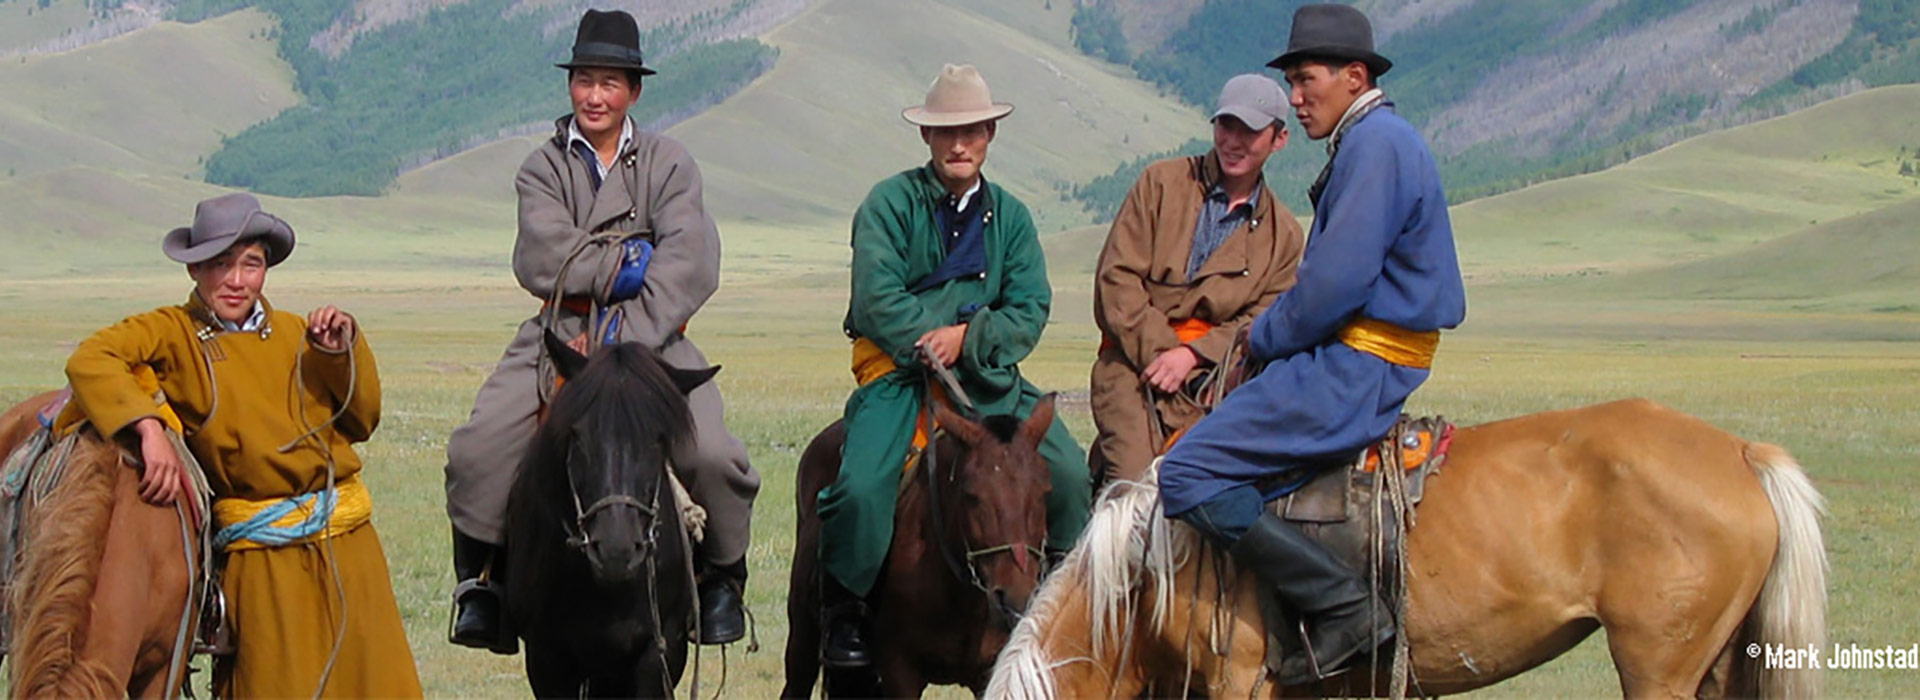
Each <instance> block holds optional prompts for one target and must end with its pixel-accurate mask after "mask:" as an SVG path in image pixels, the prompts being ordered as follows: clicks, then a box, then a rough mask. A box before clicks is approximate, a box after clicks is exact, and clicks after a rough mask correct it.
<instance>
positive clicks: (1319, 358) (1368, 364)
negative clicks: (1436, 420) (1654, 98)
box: [1160, 5, 1467, 685]
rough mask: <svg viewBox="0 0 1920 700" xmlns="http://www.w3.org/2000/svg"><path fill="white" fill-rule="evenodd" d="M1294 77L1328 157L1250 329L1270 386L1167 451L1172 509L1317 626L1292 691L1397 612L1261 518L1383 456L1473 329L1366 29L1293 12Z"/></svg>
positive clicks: (1443, 219) (1262, 380) (1164, 482)
mask: <svg viewBox="0 0 1920 700" xmlns="http://www.w3.org/2000/svg"><path fill="white" fill-rule="evenodd" d="M1268 65H1270V66H1272V67H1275V68H1279V69H1280V70H1282V71H1285V73H1286V78H1287V83H1288V84H1289V85H1290V86H1291V87H1292V95H1291V99H1290V100H1289V101H1290V103H1291V104H1292V106H1293V110H1294V115H1295V116H1296V117H1297V118H1298V119H1299V120H1300V125H1301V127H1302V128H1304V129H1305V130H1306V132H1307V136H1308V137H1309V138H1312V139H1314V140H1325V141H1326V142H1327V157H1328V160H1327V165H1326V167H1325V168H1324V169H1323V170H1321V172H1320V177H1319V178H1318V180H1317V181H1315V182H1314V184H1313V186H1312V187H1311V188H1310V189H1309V190H1308V198H1309V199H1310V200H1312V202H1313V214H1314V216H1313V228H1312V230H1311V231H1310V232H1309V233H1308V235H1307V247H1306V252H1305V253H1304V255H1303V258H1302V261H1301V263H1300V270H1299V276H1298V280H1297V281H1296V283H1295V284H1294V286H1293V288H1292V289H1289V290H1287V291H1286V292H1285V293H1282V294H1281V295H1280V297H1279V298H1278V299H1276V300H1275V301H1274V302H1273V305H1272V306H1269V307H1267V310H1266V311H1264V312H1262V313H1261V314H1260V316H1259V317H1258V318H1256V319H1254V321H1253V325H1252V326H1251V327H1250V332H1249V334H1248V345H1249V348H1248V357H1249V360H1250V361H1251V362H1253V363H1255V364H1256V365H1265V369H1263V370H1262V371H1261V372H1260V374H1259V375H1257V376H1255V377H1254V378H1253V379H1250V380H1248V381H1247V382H1246V383H1245V384H1242V385H1241V386H1240V387H1239V388H1238V389H1236V390H1234V392H1233V393H1232V394H1230V395H1228V396H1227V398H1226V399H1225V400H1223V401H1221V402H1220V405H1219V406H1218V407H1216V408H1215V409H1214V411H1213V413H1211V414H1209V415H1208V416H1207V417H1206V418H1203V419H1201V420H1200V422H1199V423H1197V424H1195V425H1194V427H1193V429H1192V430H1190V431H1188V432H1187V434H1186V435H1185V436H1184V437H1183V438H1181V440H1180V442H1179V443H1178V444H1176V445H1174V446H1173V449H1171V450H1169V451H1168V452H1167V456H1166V458H1165V459H1164V460H1163V461H1162V462H1161V466H1160V486H1161V497H1162V499H1163V505H1164V507H1165V509H1166V513H1167V515H1168V516H1169V517H1175V518H1180V519H1182V520H1185V521H1187V522H1188V523H1191V524H1193V525H1194V526H1195V527H1197V528H1199V529H1200V531H1201V532H1204V533H1206V534H1207V535H1208V536H1209V537H1210V538H1212V539H1213V540H1214V541H1215V542H1217V543H1219V544H1221V545H1223V546H1225V547H1227V548H1228V551H1229V552H1230V553H1231V555H1232V556H1233V558H1234V560H1235V562H1237V563H1239V564H1240V565H1241V566H1243V567H1246V568H1247V569H1248V570H1251V571H1253V572H1254V574H1255V575H1256V576H1258V577H1260V578H1261V579H1262V580H1264V581H1266V582H1267V583H1268V584H1269V585H1272V586H1274V587H1275V588H1277V589H1278V590H1279V593H1280V595H1281V597H1282V598H1283V599H1285V600H1286V601H1287V603H1288V605H1289V606H1291V607H1293V608H1294V609H1295V610H1298V611H1300V612H1302V613H1304V615H1305V616H1306V618H1307V634H1306V642H1307V652H1306V653H1304V654H1295V655H1291V656H1288V657H1287V658H1286V660H1285V661H1284V662H1283V663H1282V667H1281V668H1280V676H1281V677H1280V681H1281V683H1282V684H1283V685H1296V684H1302V683H1311V682H1314V681H1316V680H1319V679H1321V678H1326V677H1327V676H1330V675H1333V674H1336V673H1339V672H1341V671H1342V670H1344V669H1345V668H1346V667H1347V666H1348V665H1349V663H1350V662H1351V661H1352V660H1353V659H1355V658H1357V657H1358V656H1360V655H1361V654H1363V653H1365V652H1369V651H1372V650H1373V649H1375V648H1376V647H1378V646H1379V645H1380V644H1382V643H1384V642H1386V641H1387V640H1388V639H1390V638H1392V636H1393V631H1394V623H1393V620H1392V619H1391V616H1390V615H1383V614H1374V611H1381V610H1391V608H1388V607H1386V606H1385V605H1383V604H1381V603H1379V602H1378V601H1377V600H1376V599H1375V596H1374V594H1373V593H1372V592H1371V591H1370V590H1368V588H1367V586H1366V584H1364V583H1362V582H1361V581H1360V579H1359V577H1357V576H1355V575H1354V573H1353V571H1352V570H1350V569H1349V568H1347V566H1346V565H1345V564H1344V563H1342V562H1341V561H1340V560H1339V559H1338V558H1337V557H1335V556H1333V554H1331V553H1330V552H1328V551H1327V550H1326V549H1325V548H1323V547H1321V546H1320V545H1319V544H1318V543H1317V542H1315V541H1313V540H1312V539H1310V538H1308V537H1307V536H1306V535H1305V534H1303V533H1302V532H1301V531H1300V530H1298V529H1296V528H1295V527H1294V526H1293V525H1291V524H1289V523H1287V522H1286V521H1285V520H1283V519H1281V518H1280V517H1279V516H1276V515H1274V514H1272V513H1269V512H1266V511H1265V510H1264V509H1263V508H1262V503H1263V501H1265V500H1267V499H1271V498H1275V497H1278V496H1279V495H1280V494H1284V493H1287V492H1289V491H1291V490H1293V489H1296V488H1298V487H1300V486H1302V485H1304V484H1305V483H1306V482H1307V481H1308V480H1309V479H1311V478H1312V477H1313V476H1314V475H1315V474H1316V469H1315V468H1316V467H1318V466H1320V465H1324V464H1327V463H1329V462H1337V461H1339V460H1341V459H1345V458H1347V457H1350V456H1351V455H1353V454H1355V453H1357V452H1359V451H1360V450H1361V449H1363V448H1364V447H1366V446H1367V445H1369V444H1371V443H1374V442H1377V441H1379V440H1380V439H1381V438H1382V437H1384V436H1385V435H1387V433H1388V432H1389V431H1390V430H1392V429H1393V426H1394V424H1395V422H1397V421H1398V420H1399V418H1400V410H1401V407H1402V406H1404V405H1405V403H1406V400H1407V397H1408V395H1410V394H1412V393H1413V390H1414V389H1415V388H1416V387H1418V386H1420V384H1421V383H1422V382H1424V381H1426V378H1427V375H1428V372H1429V368H1430V367H1431V366H1432V362H1433V353H1434V351H1435V349H1437V348H1438V346H1439V343H1440V331H1441V329H1445V328H1453V327H1455V326H1458V325H1459V324H1460V322H1461V321H1462V320H1464V319H1465V318H1466V312H1467V307H1466V292H1465V287H1464V285H1463V284H1462V283H1461V279H1460V263H1459V260H1458V258H1457V257H1456V256H1455V254H1454V247H1453V227H1452V225H1451V224H1450V223H1449V222H1448V219H1447V197H1446V193H1445V192H1443V191H1442V190H1441V187H1440V173H1439V170H1438V169H1437V168H1436V167H1435V166H1434V161H1433V155H1432V154H1431V153H1430V152H1428V150H1427V145H1426V142H1425V141H1424V140H1422V139H1421V138H1420V134H1419V132H1417V131H1415V130H1414V128H1413V126H1412V125H1411V124H1408V123H1407V121H1406V120H1405V119H1402V118H1400V115H1398V114H1395V113H1394V111H1393V103H1391V102H1389V101H1387V99H1386V96H1385V94H1383V93H1382V92H1381V91H1380V88H1379V87H1378V86H1377V83H1376V79H1377V78H1378V77H1379V76H1380V75H1382V74H1384V73H1386V72H1387V70H1388V69H1390V68H1392V67H1393V63H1392V62H1391V61H1388V60H1387V59H1386V58H1385V57H1382V56H1380V55H1379V54H1377V53H1375V52H1374V50H1373V30H1372V27H1371V25H1369V24H1368V22H1367V18H1366V16H1365V15H1363V14H1361V13H1360V11H1359V10H1356V9H1354V8H1352V7H1348V6H1345V5H1308V6H1305V7H1302V8H1300V10H1299V11H1297V12H1295V13H1294V17H1293V31H1292V35H1291V36H1290V37H1289V39H1288V41H1287V52H1286V53H1285V54H1282V55H1281V56H1280V57H1279V58H1276V59H1274V60H1273V62H1272V63H1269V64H1268Z"/></svg>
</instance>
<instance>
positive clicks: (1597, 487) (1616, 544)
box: [986, 400, 1827, 699]
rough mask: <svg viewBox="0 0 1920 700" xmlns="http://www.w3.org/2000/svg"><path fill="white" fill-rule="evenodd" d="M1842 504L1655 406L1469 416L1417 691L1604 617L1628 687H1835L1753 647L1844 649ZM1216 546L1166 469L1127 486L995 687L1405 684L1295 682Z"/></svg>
mask: <svg viewBox="0 0 1920 700" xmlns="http://www.w3.org/2000/svg"><path fill="white" fill-rule="evenodd" d="M1821 503H1822V501H1821V498H1820V494H1819V493H1818V492H1816V491H1815V490H1814V488H1813V485H1812V484H1811V483H1810V482H1809V481H1808V480H1807V477H1806V475H1805V474H1804V473H1802V472H1801V470H1800V465H1799V464H1797V463H1795V462H1794V460H1793V458H1792V457H1790V456H1788V455H1787V452H1786V451H1785V450H1782V449H1780V448H1779V447H1776V446H1774V445H1768V444H1764V443H1757V442H1748V441H1746V440H1742V439H1740V438H1738V437H1735V436H1733V435H1730V434H1728V433H1726V432H1725V431H1722V430H1720V429H1718V428H1715V427H1713V426H1711V425H1708V424H1707V423H1706V422H1705V421H1702V420H1700V419H1697V418H1694V417H1692V416H1688V415H1685V414H1682V413H1680V412H1678V411H1674V410H1672V409H1668V408H1666V407H1663V406H1659V405H1657V404H1654V403H1653V402H1650V401H1644V400H1633V401H1617V402H1614V403H1608V404H1601V405H1598V406H1589V407H1586V408H1580V409H1574V410H1569V411H1554V412H1550V413H1539V414H1534V415H1530V416H1522V417H1519V418H1514V419H1510V420H1505V421H1500V422H1497V423H1490V424H1487V425H1481V426H1475V427H1472V428H1466V429H1463V430H1460V431H1459V432H1457V433H1455V436H1454V440H1453V449H1452V452H1451V456H1449V457H1448V458H1447V462H1446V467H1445V468H1444V469H1443V470H1442V471H1440V472H1438V473H1436V474H1435V475H1434V476H1433V477H1432V478H1431V479H1429V480H1428V481H1427V482H1426V499H1425V501H1424V502H1423V503H1422V504H1421V506H1420V509H1419V510H1418V511H1417V512H1416V513H1417V524H1416V525H1414V527H1413V528H1412V530H1411V532H1409V534H1408V539H1407V547H1408V555H1407V556H1408V559H1409V568H1408V579H1407V580H1408V599H1407V613H1406V619H1405V629H1406V638H1407V640H1408V643H1409V645H1410V647H1409V648H1410V657H1411V658H1410V659H1409V665H1410V667H1411V680H1412V683H1413V685H1412V687H1411V688H1410V692H1411V694H1413V695H1443V694H1452V693H1459V692H1465V691H1468V690H1472V689H1474V688H1479V687H1483V686H1487V685H1491V684H1493V683H1498V682H1500V681H1502V680H1505V679H1507V678H1511V677H1513V676H1515V675H1517V674H1520V673H1522V672H1525V671H1527V670H1528V669H1531V668H1534V667H1536V666H1539V665H1540V664H1543V663H1546V662H1547V661H1548V660H1549V659H1552V658H1554V657H1556V656H1559V655H1560V654H1562V653H1564V652H1566V651H1567V650H1568V649H1571V648H1573V647H1574V645H1576V644H1578V643H1580V641H1581V640H1582V639H1584V638H1586V637H1587V635H1589V634H1591V633H1592V632H1593V631H1594V630H1595V629H1598V628H1601V627H1604V628H1606V630H1607V647H1608V650H1609V651H1610V652H1611V653H1612V656H1613V663H1614V667H1615V669H1616V670H1617V671H1618V672H1619V676H1620V690H1621V693H1622V694H1624V695H1625V696H1626V697H1629V698H1645V697H1661V698H1667V697H1673V698H1678V697H1688V698H1691V697H1728V696H1732V697H1750V696H1754V695H1759V696H1762V697H1811V696H1814V695H1816V694H1817V693H1818V691H1819V680H1820V671H1819V670H1817V669H1815V670H1787V669H1780V668H1773V667H1769V666H1767V665H1766V664H1765V663H1764V655H1760V654H1755V653H1753V652H1750V651H1749V650H1750V649H1753V650H1758V649H1762V648H1773V649H1778V648H1788V649H1804V648H1808V647H1817V646H1818V645H1820V644H1822V643H1823V640H1824V638H1825V635H1826V624H1825V614H1826V602H1827V600H1826V564H1827V558H1826V551H1825V548H1824V546H1823V545H1822V543H1821V535H1820V522H1819V520H1820V514H1821V510H1822V505H1821ZM1209 547H1210V545H1208V544H1207V543H1205V542H1204V541H1203V539H1202V538H1201V537H1200V536H1199V534H1198V533H1197V532H1196V531H1195V530H1193V528H1190V527H1188V526H1187V525H1186V524H1184V523H1180V522H1176V521H1170V520H1168V519H1167V518H1166V517H1165V516H1164V515H1163V514H1162V513H1161V510H1160V497H1159V490H1158V489H1157V488H1156V485H1155V483H1154V475H1153V472H1152V471H1151V470H1150V471H1149V472H1148V474H1147V476H1146V478H1145V480H1144V483H1132V482H1118V483H1116V484H1115V485H1113V486H1111V487H1109V488H1108V491H1107V493H1106V494H1105V495H1103V497H1102V498H1101V499H1100V501H1099V503H1098V504H1097V505H1096V506H1095V508H1094V513H1093V518H1092V521H1091V522H1089V523H1088V525H1087V533H1086V535H1085V536H1084V537H1082V538H1081V540H1080V543H1079V544H1078V545H1076V546H1075V547H1074V551H1073V552H1072V553H1071V554H1069V555H1068V556H1067V560H1066V562H1065V563H1064V564H1062V565H1061V567H1060V569H1059V571H1058V572H1057V573H1055V574H1054V575H1053V576H1052V577H1051V578H1049V579H1047V582H1046V585H1045V586H1044V587H1042V589H1041V591H1040V593H1039V594H1038V595H1036V596H1035V599H1034V603H1033V609H1032V610H1031V611H1029V614H1028V615H1027V617H1026V619H1024V620H1023V621H1021V623H1020V628H1019V629H1018V630H1016V631H1015V633H1014V636H1013V639H1012V640H1011V641H1009V642H1008V644H1007V649H1006V653H1005V654H1004V655H1003V656H1002V658H1001V660H1000V662H999V665H998V666H997V667H996V668H995V670H994V676H993V682H992V684H991V686H990V687H989V688H988V689H987V693H986V697H989V698H996V699H999V698H1035V699H1037V698H1106V697H1121V698H1130V697H1136V696H1138V695H1141V694H1143V693H1144V694H1156V695H1175V694H1179V693H1180V692H1181V689H1182V688H1183V687H1188V686H1189V685H1190V686H1191V688H1193V689H1195V690H1198V691H1204V692H1205V693H1206V695H1207V696H1208V697H1216V698H1249V697H1271V696H1275V695H1278V694H1280V693H1281V692H1282V691H1283V690H1284V691H1285V692H1286V693H1287V694H1290V695H1325V696H1352V695H1359V696H1366V695H1370V694H1372V693H1374V692H1376V691H1379V692H1384V691H1385V690H1386V689H1387V688H1388V687H1389V686H1388V683H1387V681H1389V680H1391V679H1390V678H1387V677H1385V676H1387V675H1388V674H1387V673H1386V672H1385V670H1386V668H1387V666H1388V664H1387V663H1385V662H1383V663H1382V665H1381V667H1382V672H1381V673H1380V674H1379V675H1377V676H1376V675H1375V674H1370V673H1367V672H1365V671H1364V670H1359V671H1354V672H1351V673H1348V674H1346V675H1344V676H1338V677H1335V678H1334V679H1332V680H1329V681H1327V682H1326V684H1325V685H1323V686H1321V687H1313V688H1285V689H1282V688H1279V687H1276V685H1275V684H1274V683H1272V682H1270V679H1269V677H1268V676H1267V675H1266V673H1265V667H1264V662H1265V660H1266V658H1265V657H1266V637H1265V635H1264V634H1263V633H1262V629H1261V626H1262V622H1261V616H1260V612H1259V610H1260V603H1259V601H1258V600H1257V598H1258V596H1257V594H1256V591H1257V590H1258V588H1257V587H1258V586H1259V585H1261V584H1259V583H1258V582H1257V581H1255V580H1254V579H1253V576H1252V574H1250V573H1248V572H1246V571H1244V570H1242V569H1240V568H1239V567H1236V566H1233V565H1231V563H1230V562H1229V561H1228V560H1226V559H1224V558H1222V557H1219V556H1215V555H1214V554H1212V553H1210V552H1209V551H1208V548H1209Z"/></svg>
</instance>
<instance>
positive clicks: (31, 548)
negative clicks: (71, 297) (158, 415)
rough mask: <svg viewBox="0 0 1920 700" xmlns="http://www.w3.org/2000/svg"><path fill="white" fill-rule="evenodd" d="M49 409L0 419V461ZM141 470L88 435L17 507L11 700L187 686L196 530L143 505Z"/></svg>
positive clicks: (28, 407)
mask: <svg viewBox="0 0 1920 700" xmlns="http://www.w3.org/2000/svg"><path fill="white" fill-rule="evenodd" d="M55 398H56V393H51V392H50V393H46V394H41V395H39V396H36V397H34V398H32V399H28V400H27V401H26V402H25V403H22V404H20V405H18V406H15V407H14V408H13V409H12V410H9V411H7V412H6V413H4V414H0V456H4V455H7V454H10V453H12V452H13V450H14V448H15V447H18V446H19V445H20V444H21V443H22V442H24V441H25V440H26V439H27V437H28V436H30V435H31V434H32V433H33V431H34V430H36V429H38V428H39V423H38V419H37V415H36V414H38V413H39V411H40V409H41V408H42V407H44V406H46V405H48V404H49V403H51V402H52V401H53V400H54V399H55ZM137 463H138V462H137V460H136V459H135V457H134V456H133V455H132V454H130V453H128V452H127V451H126V450H124V449H123V448H121V447H120V446H119V445H116V444H114V443H113V442H111V441H108V440H105V439H102V438H101V437H100V436H99V435H98V434H97V433H95V432H94V431H93V429H92V428H86V429H84V430H83V432H82V433H81V436H80V438H79V441H78V443H77V444H76V445H75V447H74V448H73V452H72V453H71V456H70V457H69V458H68V462H67V468H66V472H65V476H64V477H63V478H62V479H61V480H60V481H59V483H58V484H57V485H55V486H53V488H52V490H51V491H50V492H48V493H47V494H46V495H45V496H44V497H43V498H41V499H39V500H38V502H37V503H32V504H29V503H27V501H28V500H29V497H28V496H26V495H24V494H23V495H22V497H21V500H22V502H21V503H20V504H18V505H17V506H16V507H19V508H26V507H28V506H29V505H31V506H32V507H31V509H30V510H29V511H28V512H26V513H25V517H24V518H23V519H22V521H21V528H20V537H21V542H20V547H19V551H20V553H21V554H20V561H19V566H18V567H17V568H16V569H15V570H14V572H13V573H14V575H13V580H12V581H11V583H10V596H9V599H8V601H7V605H8V606H9V610H10V612H11V618H12V625H11V630H10V631H9V636H10V638H11V640H12V649H11V650H10V654H11V656H12V657H13V665H12V678H11V688H12V692H13V694H14V696H15V697H120V696H130V697H140V698H162V697H169V698H170V697H179V695H180V691H181V687H182V686H184V685H185V684H186V675H187V674H186V670H187V669H186V666H187V661H188V660H189V657H190V656H191V654H190V653H188V650H189V648H190V647H189V646H188V645H189V644H191V641H192V640H193V638H194V633H195V628H196V627H197V626H198V615H197V614H194V613H197V612H198V607H199V606H198V605H197V603H198V601H199V600H200V594H201V591H200V590H199V586H198V584H197V583H196V579H197V578H198V577H197V576H196V575H195V574H196V573H198V571H197V569H198V567H200V566H201V559H200V552H198V551H194V552H193V553H192V554H191V558H189V553H188V545H187V540H188V539H191V540H192V541H193V542H194V545H193V547H194V549H196V550H197V549H198V547H199V542H200V532H199V529H200V527H201V526H200V524H199V523H198V522H196V519H195V518H190V517H188V515H187V512H188V511H187V509H186V507H185V505H184V501H183V502H182V503H180V504H176V505H174V506H155V505H151V504H148V503H146V502H145V501H142V500H141V499H140V471H139V469H138V467H137V466H136V465H137ZM183 498H184V497H183ZM183 533H185V534H186V535H190V537H186V536H183ZM109 571H110V572H111V573H106V572H109ZM183 627H185V629H182V628H183Z"/></svg>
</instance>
